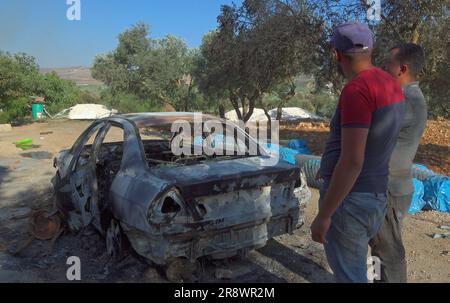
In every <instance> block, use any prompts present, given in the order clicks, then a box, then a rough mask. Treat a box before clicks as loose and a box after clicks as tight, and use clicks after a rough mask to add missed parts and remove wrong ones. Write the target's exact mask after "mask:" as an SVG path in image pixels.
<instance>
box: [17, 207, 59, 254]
mask: <svg viewBox="0 0 450 303" xmlns="http://www.w3.org/2000/svg"><path fill="white" fill-rule="evenodd" d="M26 217H29V218H30V220H29V229H28V232H29V234H30V237H29V238H28V239H27V240H26V241H24V242H23V243H22V244H21V245H19V247H18V248H16V249H15V250H12V251H11V252H12V254H13V255H18V254H20V253H21V252H22V251H23V250H24V249H25V248H27V247H28V246H29V245H30V244H31V242H33V240H35V239H37V240H52V241H51V242H50V247H49V253H51V252H52V250H53V245H54V243H55V241H56V240H57V238H58V237H59V236H60V235H61V234H62V231H63V229H62V225H61V218H60V217H59V216H58V214H57V212H52V213H48V212H47V211H45V210H37V211H34V212H32V213H30V214H28V215H23V216H20V217H16V218H15V219H22V218H26Z"/></svg>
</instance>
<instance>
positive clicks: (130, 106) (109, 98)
mask: <svg viewBox="0 0 450 303" xmlns="http://www.w3.org/2000/svg"><path fill="white" fill-rule="evenodd" d="M101 100H102V103H103V104H105V105H106V106H108V107H112V108H114V109H117V110H118V111H119V112H120V113H138V112H157V111H160V110H161V104H160V103H159V102H155V101H152V100H145V99H141V98H139V97H138V96H136V95H135V94H131V93H116V94H112V93H111V91H109V90H105V91H103V92H102V94H101Z"/></svg>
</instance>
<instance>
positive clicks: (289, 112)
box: [225, 107, 323, 121]
mask: <svg viewBox="0 0 450 303" xmlns="http://www.w3.org/2000/svg"><path fill="white" fill-rule="evenodd" d="M239 110H240V111H241V112H242V108H239ZM269 115H270V118H271V119H272V120H275V119H276V117H277V109H276V108H274V109H272V110H270V111H269ZM225 118H227V119H228V120H231V121H237V120H238V118H237V115H236V112H235V110H234V109H233V110H230V111H229V112H227V113H225ZM301 119H315V120H316V119H317V120H323V118H321V117H319V116H318V115H316V114H313V113H311V112H309V111H307V110H304V109H303V108H300V107H283V109H282V115H281V121H297V120H301ZM249 121H267V117H266V115H265V114H264V110H262V109H260V108H255V109H254V110H253V114H252V116H251V118H250V120H249Z"/></svg>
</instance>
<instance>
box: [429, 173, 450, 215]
mask: <svg viewBox="0 0 450 303" xmlns="http://www.w3.org/2000/svg"><path fill="white" fill-rule="evenodd" d="M423 185H424V196H423V199H424V200H425V202H426V203H427V205H426V208H428V209H433V210H437V211H442V212H448V213H450V177H446V176H441V175H437V176H432V177H429V178H427V179H426V180H425V181H424V182H423Z"/></svg>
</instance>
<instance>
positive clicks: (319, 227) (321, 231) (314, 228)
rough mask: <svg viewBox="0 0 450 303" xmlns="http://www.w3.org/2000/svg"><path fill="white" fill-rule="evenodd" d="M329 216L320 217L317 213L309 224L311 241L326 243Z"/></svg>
mask: <svg viewBox="0 0 450 303" xmlns="http://www.w3.org/2000/svg"><path fill="white" fill-rule="evenodd" d="M330 225H331V218H330V217H322V216H320V215H317V216H316V218H315V219H314V221H313V223H312V224H311V236H312V239H313V241H315V242H319V243H322V244H325V243H327V240H326V239H325V237H326V235H327V232H328V230H329V229H330Z"/></svg>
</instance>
